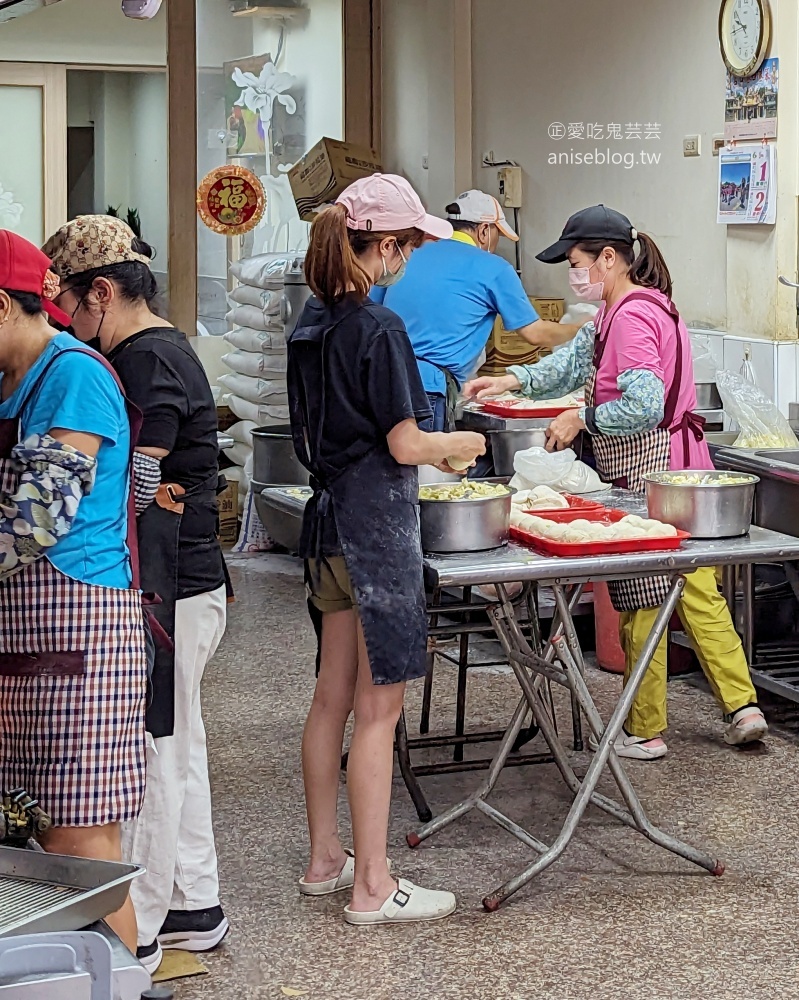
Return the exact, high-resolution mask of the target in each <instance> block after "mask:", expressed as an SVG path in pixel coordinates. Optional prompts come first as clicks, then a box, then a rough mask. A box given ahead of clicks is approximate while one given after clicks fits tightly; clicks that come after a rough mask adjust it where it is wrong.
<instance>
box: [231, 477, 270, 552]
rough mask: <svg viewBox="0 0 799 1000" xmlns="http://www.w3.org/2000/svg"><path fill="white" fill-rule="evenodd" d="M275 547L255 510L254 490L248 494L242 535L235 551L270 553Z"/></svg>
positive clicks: (242, 521)
mask: <svg viewBox="0 0 799 1000" xmlns="http://www.w3.org/2000/svg"><path fill="white" fill-rule="evenodd" d="M274 547H275V543H274V542H273V541H272V539H271V538H270V537H269V535H268V534H267V533H266V529H265V528H264V526H263V524H261V519H260V517H258V511H257V510H256V508H255V497H254V495H253V492H252V490H250V491H249V493H248V494H247V499H246V501H245V504H244V516H243V517H242V520H241V533H240V534H239V540H238V541H237V542H236V544H235V545H234V546H233V551H234V552H237V553H240V552H269V551H270V549H273V548H274Z"/></svg>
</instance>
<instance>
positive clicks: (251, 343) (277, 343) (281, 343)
mask: <svg viewBox="0 0 799 1000" xmlns="http://www.w3.org/2000/svg"><path fill="white" fill-rule="evenodd" d="M225 340H226V341H227V342H228V343H229V344H230V345H231V347H235V348H236V349H237V350H239V351H249V352H251V353H253V354H257V353H258V352H259V351H285V350H286V335H285V333H284V332H283V330H282V329H281V330H279V331H278V330H252V329H250V328H249V327H246V326H245V327H237V328H236V329H235V330H231V331H230V333H226V334H225Z"/></svg>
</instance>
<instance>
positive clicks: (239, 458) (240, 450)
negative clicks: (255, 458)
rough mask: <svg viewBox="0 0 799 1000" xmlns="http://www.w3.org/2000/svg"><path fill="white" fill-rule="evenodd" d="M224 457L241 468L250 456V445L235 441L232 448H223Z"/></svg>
mask: <svg viewBox="0 0 799 1000" xmlns="http://www.w3.org/2000/svg"><path fill="white" fill-rule="evenodd" d="M225 455H226V456H227V457H228V458H229V459H230V461H231V462H232V463H233V464H234V465H242V466H243V465H244V463H245V462H246V461H247V459H248V458H250V457H251V456H252V445H251V444H249V445H247V444H242V443H241V442H240V441H237V442H236V443H235V444H234V445H233V447H232V448H225Z"/></svg>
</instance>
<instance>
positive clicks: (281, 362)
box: [222, 351, 288, 378]
mask: <svg viewBox="0 0 799 1000" xmlns="http://www.w3.org/2000/svg"><path fill="white" fill-rule="evenodd" d="M222 360H223V361H224V362H225V364H226V365H227V366H228V368H232V369H233V371H234V372H236V374H237V375H249V376H251V377H252V378H259V377H261V376H266V377H268V376H269V375H283V376H284V377H285V374H286V368H287V366H288V356H287V354H286V352H285V351H268V352H267V351H260V352H259V353H258V354H255V353H253V352H251V351H231V352H230V354H224V355H222Z"/></svg>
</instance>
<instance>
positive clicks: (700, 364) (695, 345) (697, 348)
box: [691, 333, 718, 382]
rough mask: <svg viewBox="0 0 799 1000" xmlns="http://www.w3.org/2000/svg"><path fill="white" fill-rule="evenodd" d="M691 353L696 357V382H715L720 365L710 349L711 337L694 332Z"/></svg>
mask: <svg viewBox="0 0 799 1000" xmlns="http://www.w3.org/2000/svg"><path fill="white" fill-rule="evenodd" d="M691 353H692V354H693V359H694V382H715V381H716V372H717V371H718V366H717V364H716V362H715V360H714V358H713V354H712V352H711V350H710V337H705V336H703V335H702V334H701V333H692V334H691Z"/></svg>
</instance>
